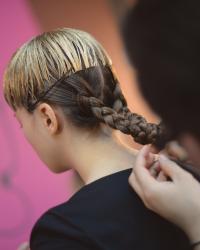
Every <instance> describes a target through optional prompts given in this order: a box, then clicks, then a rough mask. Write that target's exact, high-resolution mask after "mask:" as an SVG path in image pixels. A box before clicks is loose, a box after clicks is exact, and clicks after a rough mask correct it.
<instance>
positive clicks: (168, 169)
mask: <svg viewBox="0 0 200 250" xmlns="http://www.w3.org/2000/svg"><path fill="white" fill-rule="evenodd" d="M158 161H159V164H160V169H161V170H162V171H163V172H164V174H165V175H166V176H167V177H170V178H171V180H172V181H178V180H180V178H181V177H182V175H185V174H187V173H186V171H184V170H183V169H181V167H179V166H178V165H177V164H176V163H175V162H173V161H171V160H169V159H168V158H167V157H166V156H164V155H160V156H159V159H158Z"/></svg>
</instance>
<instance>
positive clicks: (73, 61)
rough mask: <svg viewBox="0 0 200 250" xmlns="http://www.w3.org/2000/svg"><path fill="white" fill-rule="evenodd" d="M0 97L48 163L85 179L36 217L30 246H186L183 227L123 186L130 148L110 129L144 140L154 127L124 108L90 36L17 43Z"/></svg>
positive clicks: (59, 35)
mask: <svg viewBox="0 0 200 250" xmlns="http://www.w3.org/2000/svg"><path fill="white" fill-rule="evenodd" d="M4 95H5V99H6V101H7V103H8V104H9V105H10V106H11V108H12V109H13V110H14V112H15V115H16V118H17V119H18V121H19V122H20V124H21V127H22V130H23V132H24V134H25V137H26V138H27V140H28V141H29V142H30V144H31V145H32V146H33V148H34V150H35V151H36V152H37V154H38V156H39V157H40V158H41V160H42V161H43V162H44V163H45V164H46V165H47V166H48V167H49V169H50V170H52V171H53V172H56V173H58V172H63V171H66V170H68V169H71V168H73V169H74V170H75V171H76V172H77V173H78V174H79V175H80V177H81V179H82V180H83V182H84V184H85V185H84V186H83V187H82V188H81V189H80V190H79V191H78V192H77V193H76V194H75V195H73V197H72V198H71V199H70V200H68V201H67V202H64V203H63V204H61V205H59V206H56V207H54V208H51V209H49V210H48V211H47V212H46V213H44V214H43V215H42V216H41V218H40V219H39V220H38V221H37V223H36V224H35V226H34V228H33V230H32V233H31V237H30V247H31V250H41V249H42V250H47V249H48V250H57V249H63V250H64V249H73V250H78V249H113V250H118V249H119V250H122V249H126V250H129V249H142V250H145V249H148V250H151V249H152V250H161V249H162V250H165V249H166V250H169V249H170V250H173V249H174V250H178V249H187V244H188V240H187V238H186V236H185V235H184V233H182V232H181V231H180V230H179V229H178V228H176V227H175V226H174V225H172V224H170V223H168V222H167V221H165V220H163V219H161V218H160V217H158V216H157V215H155V214H153V213H151V212H150V211H148V210H147V209H146V208H145V207H144V205H143V204H142V202H140V200H139V198H138V197H137V195H136V194H135V193H134V192H133V191H132V189H131V188H130V187H129V185H128V177H129V175H130V173H131V168H132V167H133V166H134V161H135V151H134V150H131V149H129V148H127V147H125V146H124V145H122V144H120V142H119V141H118V140H117V139H116V137H115V134H114V130H113V129H117V130H120V131H121V132H123V133H126V134H130V135H131V136H133V138H134V139H135V141H136V142H139V143H141V144H148V143H152V142H155V140H156V139H157V137H159V136H160V134H161V128H160V127H159V126H157V125H155V124H149V123H147V122H146V120H145V119H144V118H143V117H141V116H139V115H137V114H135V113H131V112H130V110H129V109H128V107H127V103H126V100H125V98H124V96H123V94H122V92H121V89H120V86H119V82H118V81H117V78H116V76H115V74H114V72H113V68H112V63H111V60H110V58H109V57H108V55H107V53H106V52H105V50H104V49H103V48H102V47H101V45H100V44H99V43H98V42H97V41H96V40H95V39H94V38H93V37H92V36H90V35H89V34H87V33H85V32H83V31H78V30H73V29H66V28H64V29H58V30H55V31H52V32H46V33H43V34H42V35H39V36H37V37H35V38H34V39H32V40H31V41H29V42H27V43H26V44H24V45H23V46H22V47H21V48H20V49H19V50H18V51H17V52H16V53H15V54H14V56H13V57H12V59H11V61H10V63H9V65H8V67H7V69H6V72H5V77H4Z"/></svg>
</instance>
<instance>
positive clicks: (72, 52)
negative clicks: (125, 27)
mask: <svg viewBox="0 0 200 250" xmlns="http://www.w3.org/2000/svg"><path fill="white" fill-rule="evenodd" d="M111 64H112V61H111V59H110V58H109V56H108V54H107V53H106V51H105V50H104V48H103V47H102V46H101V45H100V44H99V43H98V42H97V41H96V40H95V39H94V38H93V37H92V36H91V35H90V34H88V33H86V32H84V31H80V30H75V29H70V28H62V29H57V30H54V31H50V32H45V33H43V34H41V35H39V36H36V37H35V38H33V39H32V40H30V41H28V42H26V43H25V44H24V45H23V46H21V47H20V48H19V49H18V50H17V51H16V52H15V53H14V55H13V56H12V58H11V60H10V62H9V64H8V66H7V69H6V71H5V74H4V81H3V82H4V83H3V90H4V97H5V99H6V101H7V103H8V104H9V106H11V107H12V108H13V109H14V110H16V109H17V108H18V107H20V106H24V107H26V106H27V99H31V100H32V101H34V100H35V99H37V95H38V93H41V92H42V91H44V90H45V88H48V87H49V86H50V85H51V84H53V82H54V81H56V80H58V79H59V78H61V77H62V76H63V75H70V74H72V73H75V72H77V71H80V70H83V69H87V68H90V67H93V66H98V65H103V66H106V65H110V66H111ZM45 83H48V85H49V86H46V85H45Z"/></svg>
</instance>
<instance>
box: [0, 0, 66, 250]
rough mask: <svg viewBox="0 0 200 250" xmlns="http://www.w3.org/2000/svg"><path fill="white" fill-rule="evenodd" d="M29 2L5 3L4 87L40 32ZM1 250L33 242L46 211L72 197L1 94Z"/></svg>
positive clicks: (1, 10) (0, 15)
mask: <svg viewBox="0 0 200 250" xmlns="http://www.w3.org/2000/svg"><path fill="white" fill-rule="evenodd" d="M26 3H27V2H26V1H25V0H14V1H13V0H6V1H0V26H1V28H0V30H1V36H0V37H1V39H0V40H1V42H0V44H1V46H0V60H1V63H0V77H1V78H0V81H1V83H0V84H1V85H2V74H3V70H4V68H5V65H6V63H7V62H8V60H9V58H10V57H11V55H12V53H13V52H14V51H15V50H16V49H17V48H18V47H19V46H20V45H21V44H22V43H24V42H25V41H26V40H27V39H30V38H31V37H32V36H34V35H36V34H37V33H38V32H39V26H38V25H37V22H36V21H35V20H34V18H33V16H32V14H31V11H30V9H29V6H28V5H27V4H26ZM0 155H1V161H0V199H1V204H0V249H1V250H13V249H17V246H18V245H19V244H20V243H22V242H23V241H26V240H28V238H29V234H30V230H31V227H32V225H33V223H34V222H35V220H36V219H37V218H38V217H39V215H40V214H41V213H42V212H44V211H45V210H46V209H47V208H49V207H51V206H54V205H56V204H58V203H61V202H63V201H65V200H66V199H67V198H68V197H69V194H70V192H69V187H68V185H67V177H68V174H61V175H55V174H52V173H51V172H50V171H49V170H48V169H47V167H46V166H44V165H43V163H42V162H41V161H40V160H39V159H38V157H37V155H36V154H35V153H34V151H33V150H32V148H31V146H30V145H29V144H28V143H27V142H26V140H25V139H24V137H23V135H22V133H21V131H20V128H19V125H18V123H17V121H16V120H15V118H14V117H13V112H12V111H11V110H10V109H9V108H8V107H7V105H6V104H5V103H4V99H3V96H2V88H0Z"/></svg>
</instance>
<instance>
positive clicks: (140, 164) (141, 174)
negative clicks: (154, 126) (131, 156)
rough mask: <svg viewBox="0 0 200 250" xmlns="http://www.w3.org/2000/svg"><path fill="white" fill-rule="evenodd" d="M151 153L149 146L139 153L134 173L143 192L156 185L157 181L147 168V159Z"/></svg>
mask: <svg viewBox="0 0 200 250" xmlns="http://www.w3.org/2000/svg"><path fill="white" fill-rule="evenodd" d="M149 152H150V147H149V146H144V147H143V148H142V149H141V150H140V151H139V153H138V155H137V159H136V162H135V166H134V167H133V172H134V175H135V178H136V179H137V181H138V185H140V187H141V189H142V190H145V189H148V188H149V187H151V186H153V185H155V184H156V180H155V179H154V177H153V176H151V174H150V172H149V170H148V169H147V168H146V157H147V156H148V154H149Z"/></svg>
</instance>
